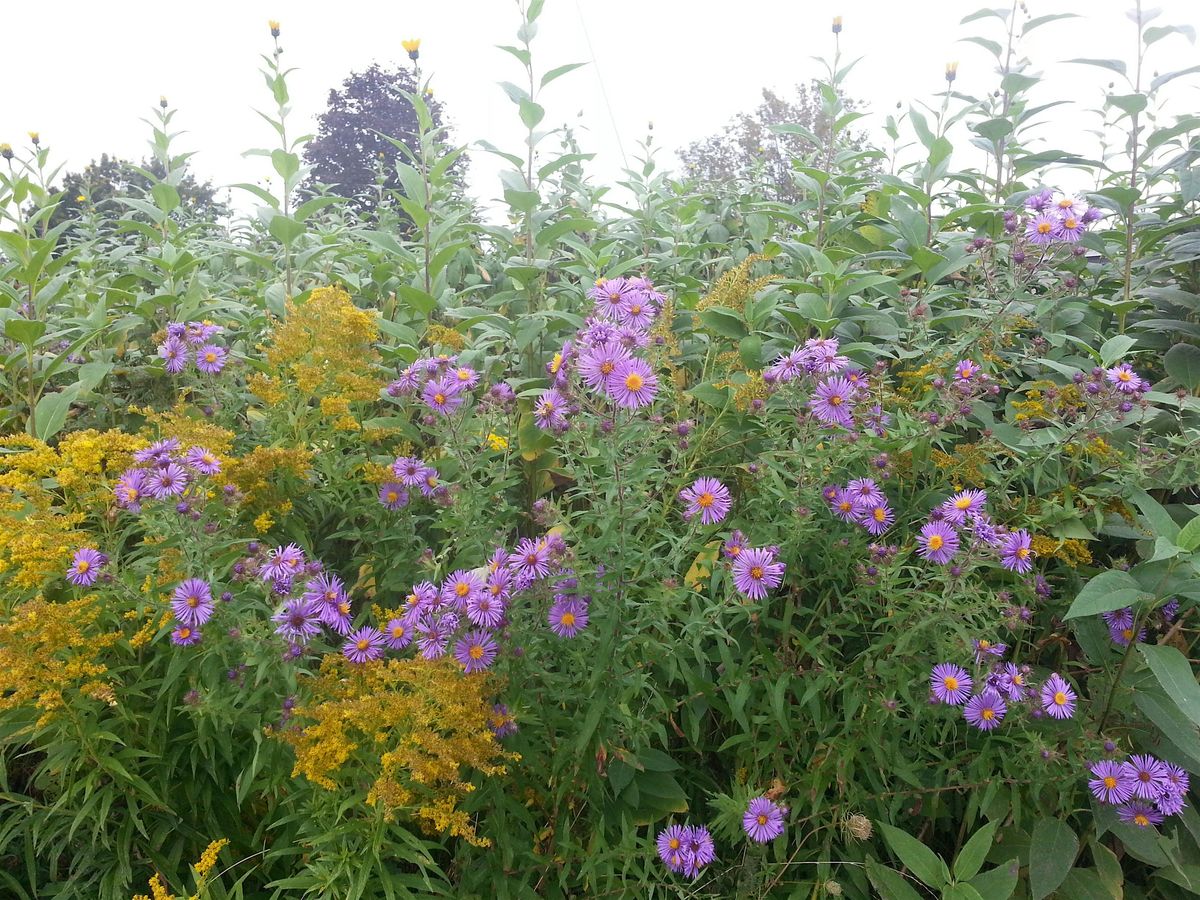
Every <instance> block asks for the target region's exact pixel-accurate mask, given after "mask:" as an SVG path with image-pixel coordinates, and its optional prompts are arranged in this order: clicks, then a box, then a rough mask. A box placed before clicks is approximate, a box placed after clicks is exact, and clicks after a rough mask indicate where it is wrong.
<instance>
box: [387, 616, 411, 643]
mask: <svg viewBox="0 0 1200 900" xmlns="http://www.w3.org/2000/svg"><path fill="white" fill-rule="evenodd" d="M383 633H384V636H385V639H386V641H387V645H388V648H389V649H391V650H403V649H404V648H405V647H407V646H408V645H409V644H411V643H412V639H413V629H412V626H411V625H408V624H406V623H405V621H404V620H403V619H388V623H387V628H385V629H384V631H383Z"/></svg>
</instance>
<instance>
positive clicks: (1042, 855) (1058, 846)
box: [1029, 819, 1079, 900]
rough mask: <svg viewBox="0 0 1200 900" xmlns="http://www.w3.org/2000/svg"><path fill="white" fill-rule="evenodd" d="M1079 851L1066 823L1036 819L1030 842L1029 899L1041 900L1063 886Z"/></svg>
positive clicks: (1076, 841) (1076, 840)
mask: <svg viewBox="0 0 1200 900" xmlns="http://www.w3.org/2000/svg"><path fill="white" fill-rule="evenodd" d="M1078 849H1079V839H1078V838H1077V837H1075V832H1074V831H1072V830H1071V829H1070V827H1069V826H1068V825H1067V824H1066V823H1065V822H1060V821H1059V820H1058V819H1039V820H1038V822H1037V824H1036V825H1034V826H1033V834H1032V835H1031V837H1030V842H1029V896H1030V897H1031V898H1032V900H1042V898H1043V897H1046V896H1049V894H1050V893H1051V892H1052V891H1053V890H1055V889H1056V888H1057V887H1058V886H1059V885H1060V884H1062V882H1063V879H1064V878H1066V877H1067V873H1068V872H1069V871H1071V866H1073V865H1074V864H1075V853H1076V851H1078Z"/></svg>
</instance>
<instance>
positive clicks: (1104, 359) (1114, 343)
mask: <svg viewBox="0 0 1200 900" xmlns="http://www.w3.org/2000/svg"><path fill="white" fill-rule="evenodd" d="M1136 343H1137V338H1131V337H1130V336H1129V335H1127V334H1118V335H1116V336H1115V337H1110V338H1109V339H1108V340H1107V341H1105V342H1104V343H1103V344H1101V345H1100V363H1101V364H1102V365H1104V366H1107V367H1112V366H1114V365H1116V364H1117V363H1118V362H1119V361H1120V359H1121V357H1122V356H1124V355H1125V354H1126V353H1128V352H1129V348H1130V347H1132V346H1133V345H1134V344H1136Z"/></svg>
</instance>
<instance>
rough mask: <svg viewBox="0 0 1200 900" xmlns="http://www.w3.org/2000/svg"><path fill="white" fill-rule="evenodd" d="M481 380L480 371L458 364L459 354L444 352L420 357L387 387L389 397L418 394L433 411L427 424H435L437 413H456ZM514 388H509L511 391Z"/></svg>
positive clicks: (428, 415)
mask: <svg viewBox="0 0 1200 900" xmlns="http://www.w3.org/2000/svg"><path fill="white" fill-rule="evenodd" d="M479 382H480V375H479V373H478V372H477V371H475V370H474V369H472V368H471V367H470V366H465V365H459V364H458V356H457V354H445V353H443V354H440V355H438V356H434V357H429V358H423V359H418V360H417V361H416V362H414V363H413V364H412V365H410V366H408V367H407V368H406V369H404V371H402V372H401V373H400V377H399V378H397V379H396V380H395V381H393V382H392V383H391V384H389V385H388V386H387V388H386V389H385V390H386V393H387V395H388V396H389V397H409V396H414V395H419V396H420V398H421V401H422V402H423V403H424V404H425V406H426V407H428V409H429V410H430V412H429V413H428V414H427V417H426V421H425V424H426V425H432V424H433V423H434V422H435V421H436V419H435V418H434V416H433V414H434V413H436V414H437V415H439V416H450V415H453V414H454V413H455V412H457V411H458V410H459V408H460V407H462V405H463V403H465V402H466V401H467V399H468V398H469V397H470V396H471V391H472V390H473V389H474V388H476V387H477V386H478V385H479ZM494 387H495V386H493V388H494ZM505 387H507V385H505ZM511 390H512V389H511V388H509V392H510V393H511Z"/></svg>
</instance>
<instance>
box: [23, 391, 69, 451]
mask: <svg viewBox="0 0 1200 900" xmlns="http://www.w3.org/2000/svg"><path fill="white" fill-rule="evenodd" d="M78 395H79V387H78V386H77V385H71V386H70V387H68V388H64V389H63V390H61V391H58V392H57V393H55V394H46V396H44V397H42V399H41V400H39V401H38V405H37V407H36V409H35V412H34V422H33V424H34V426H35V427H34V432H33V436H34V437H36V438H37V439H38V440H41V441H48V440H50V438H52V437H54V435H56V434H58V433H59V432H60V431H61V430H62V427H63V425H65V424H66V423H67V413H68V412H70V410H71V404H72V403H73V402H74V401H75V398H76V397H77V396H78Z"/></svg>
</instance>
